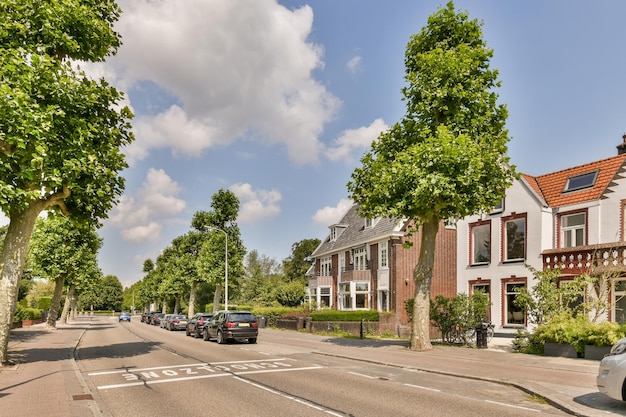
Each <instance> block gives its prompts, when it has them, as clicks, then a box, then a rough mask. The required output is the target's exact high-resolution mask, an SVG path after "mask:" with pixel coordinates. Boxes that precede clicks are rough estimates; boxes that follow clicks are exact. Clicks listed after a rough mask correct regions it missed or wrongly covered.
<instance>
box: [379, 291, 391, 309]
mask: <svg viewBox="0 0 626 417" xmlns="http://www.w3.org/2000/svg"><path fill="white" fill-rule="evenodd" d="M378 311H389V291H387V290H380V291H378Z"/></svg>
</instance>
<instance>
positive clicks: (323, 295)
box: [318, 287, 333, 307]
mask: <svg viewBox="0 0 626 417" xmlns="http://www.w3.org/2000/svg"><path fill="white" fill-rule="evenodd" d="M330 296H331V291H330V287H320V294H319V303H318V305H319V306H320V307H332V306H333V304H332V303H331V297H330Z"/></svg>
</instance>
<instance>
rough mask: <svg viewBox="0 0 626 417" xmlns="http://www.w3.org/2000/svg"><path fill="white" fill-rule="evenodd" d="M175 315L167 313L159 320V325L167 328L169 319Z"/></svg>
mask: <svg viewBox="0 0 626 417" xmlns="http://www.w3.org/2000/svg"><path fill="white" fill-rule="evenodd" d="M172 317H174V315H173V314H166V315H165V316H163V318H162V319H161V321H160V322H159V327H160V328H162V329H165V328H167V327H166V326H167V322H168V321H169V320H171V318H172Z"/></svg>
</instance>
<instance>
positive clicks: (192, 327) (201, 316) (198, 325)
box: [185, 313, 213, 337]
mask: <svg viewBox="0 0 626 417" xmlns="http://www.w3.org/2000/svg"><path fill="white" fill-rule="evenodd" d="M211 317H213V313H196V314H194V316H193V317H192V318H191V319H190V320H189V322H187V327H186V330H185V334H186V335H187V336H193V337H202V331H203V330H204V326H205V324H206V323H207V322H208V321H209V320H210V319H211Z"/></svg>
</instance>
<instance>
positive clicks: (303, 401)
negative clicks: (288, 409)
mask: <svg viewBox="0 0 626 417" xmlns="http://www.w3.org/2000/svg"><path fill="white" fill-rule="evenodd" d="M235 379H237V380H239V381H241V382H245V383H246V384H249V385H252V386H253V387H257V388H260V389H262V390H265V391H267V392H271V393H272V394H275V395H278V396H280V397H283V398H286V399H288V400H291V401H295V402H297V403H299V404H302V405H305V406H307V407H311V408H313V409H315V410H318V411H322V412H323V413H326V414H330V415H331V416H337V417H342V416H343V414H338V413H336V412H334V411H332V410H329V409H326V408H323V407H320V406H319V405H315V404H313V403H311V402H308V401H306V400H303V399H301V398H296V397H294V396H291V395H287V394H284V393H282V392H279V391H276V390H273V389H271V388H268V387H264V386H263V385H259V384H257V383H254V382H252V381H248V380H246V379H243V378H237V377H235Z"/></svg>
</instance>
